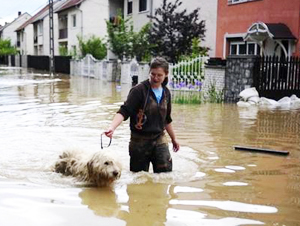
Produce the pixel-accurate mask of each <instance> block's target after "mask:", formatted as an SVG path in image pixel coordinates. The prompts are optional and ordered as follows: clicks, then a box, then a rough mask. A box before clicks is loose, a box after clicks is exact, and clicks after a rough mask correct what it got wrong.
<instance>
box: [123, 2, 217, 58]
mask: <svg viewBox="0 0 300 226" xmlns="http://www.w3.org/2000/svg"><path fill="white" fill-rule="evenodd" d="M127 1H128V0H124V15H125V17H129V18H132V21H133V26H134V30H135V31H139V30H140V29H141V28H142V26H144V25H145V24H146V23H148V22H149V21H150V19H149V18H148V17H147V16H148V15H150V14H151V9H152V14H153V15H154V12H155V9H157V8H160V7H161V6H162V1H161V0H148V1H147V4H148V6H147V7H148V8H147V9H148V10H147V11H144V12H138V10H139V0H132V2H133V3H132V14H131V15H127ZM170 1H172V2H175V0H170ZM217 1H218V0H209V1H207V0H193V1H192V0H189V1H182V5H181V6H180V10H183V9H187V12H192V10H194V9H196V8H197V7H199V8H200V13H199V14H200V20H205V24H206V32H205V40H204V41H203V42H202V45H203V46H206V47H209V48H210V51H209V56H211V57H214V56H215V45H216V26H217V4H218V2H217Z"/></svg>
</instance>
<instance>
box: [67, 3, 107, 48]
mask: <svg viewBox="0 0 300 226" xmlns="http://www.w3.org/2000/svg"><path fill="white" fill-rule="evenodd" d="M108 7H109V5H108V0H98V1H92V0H86V1H84V2H82V4H81V5H80V7H79V8H76V7H74V8H72V9H70V10H69V11H68V49H69V50H71V49H72V47H73V46H76V47H77V48H78V39H77V36H81V37H83V38H84V39H88V38H90V37H91V36H92V35H94V36H96V37H99V38H104V37H105V36H106V22H105V20H108V19H109V8H108ZM73 15H76V27H73V19H72V16H73Z"/></svg>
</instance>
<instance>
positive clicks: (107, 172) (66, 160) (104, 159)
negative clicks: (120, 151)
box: [54, 150, 122, 187]
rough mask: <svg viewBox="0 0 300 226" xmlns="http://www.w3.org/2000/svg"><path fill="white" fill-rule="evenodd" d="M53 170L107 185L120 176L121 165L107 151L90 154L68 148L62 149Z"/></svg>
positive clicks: (96, 183) (96, 184)
mask: <svg viewBox="0 0 300 226" xmlns="http://www.w3.org/2000/svg"><path fill="white" fill-rule="evenodd" d="M54 170H55V172H57V173H62V174H63V175H66V176H69V175H71V176H74V177H76V178H78V179H79V180H80V181H85V182H88V183H90V184H92V185H95V186H99V187H103V186H109V185H110V184H112V183H113V182H114V181H115V180H117V179H119V178H120V176H121V170H122V166H121V164H120V162H118V161H117V160H116V159H115V158H113V157H112V156H111V155H110V154H109V153H108V152H104V151H98V152H96V153H93V154H92V155H88V154H86V153H83V152H80V151H75V150H70V151H64V152H63V153H62V155H60V156H59V159H58V160H57V162H56V163H55V169H54Z"/></svg>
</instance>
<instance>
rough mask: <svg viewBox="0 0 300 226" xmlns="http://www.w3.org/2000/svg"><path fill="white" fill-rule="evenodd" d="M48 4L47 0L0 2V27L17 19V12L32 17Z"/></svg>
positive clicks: (9, 0)
mask: <svg viewBox="0 0 300 226" xmlns="http://www.w3.org/2000/svg"><path fill="white" fill-rule="evenodd" d="M48 2H49V0H0V25H4V24H5V22H12V21H13V20H14V19H16V18H17V17H18V12H19V11H21V12H22V13H25V12H27V13H29V14H30V15H31V16H33V14H34V13H36V12H37V11H38V10H40V9H41V8H42V7H43V6H45V5H47V3H48Z"/></svg>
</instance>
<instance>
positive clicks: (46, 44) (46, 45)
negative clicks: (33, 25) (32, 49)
mask: <svg viewBox="0 0 300 226" xmlns="http://www.w3.org/2000/svg"><path fill="white" fill-rule="evenodd" d="M42 23H43V35H42V37H41V38H42V40H43V41H42V43H43V53H42V55H46V56H49V55H50V24H49V16H46V17H44V19H43V22H42ZM53 25H54V27H53V29H54V30H53V31H54V55H59V46H58V15H57V14H56V13H54V14H53ZM32 41H33V40H32Z"/></svg>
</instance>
